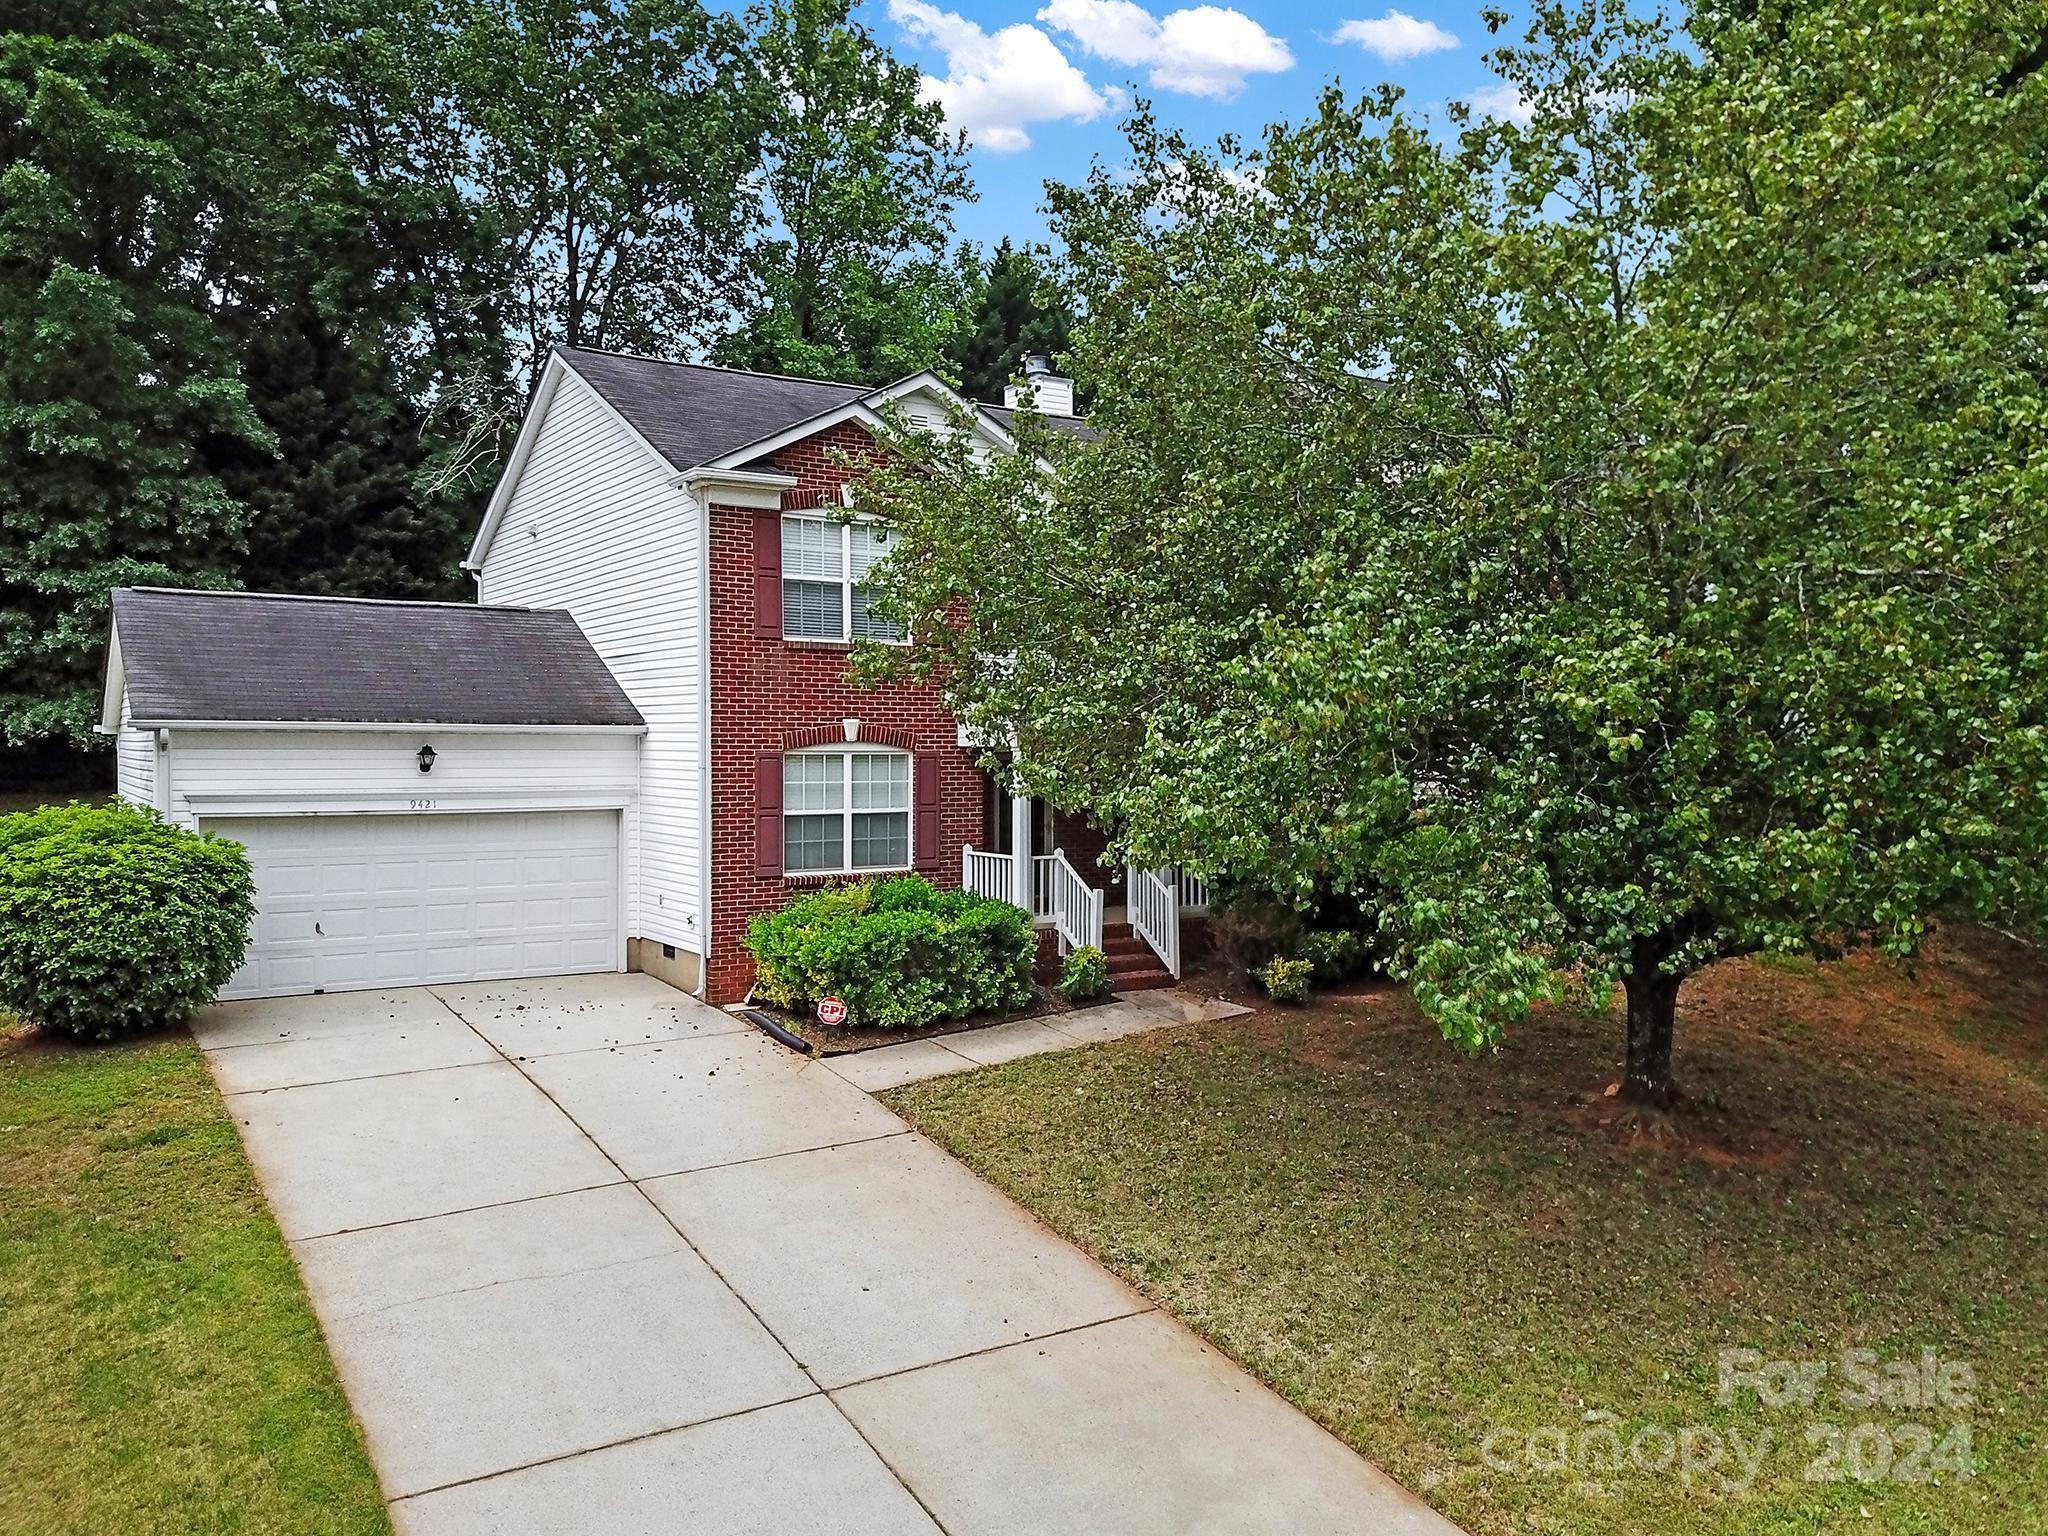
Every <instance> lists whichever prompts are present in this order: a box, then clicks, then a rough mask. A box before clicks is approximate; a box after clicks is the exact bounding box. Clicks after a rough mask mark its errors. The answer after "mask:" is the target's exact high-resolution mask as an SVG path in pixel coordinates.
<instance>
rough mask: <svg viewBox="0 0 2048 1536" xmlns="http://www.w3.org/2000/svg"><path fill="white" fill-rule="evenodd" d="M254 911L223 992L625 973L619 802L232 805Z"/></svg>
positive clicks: (227, 825) (223, 826)
mask: <svg viewBox="0 0 2048 1536" xmlns="http://www.w3.org/2000/svg"><path fill="white" fill-rule="evenodd" d="M200 825H201V826H203V827H205V828H206V829H207V830H209V831H213V832H218V833H220V834H221V835H222V836H223V837H231V838H233V839H234V840H235V841H236V842H238V843H240V844H242V846H243V847H245V848H247V849H248V850H249V861H250V863H251V864H252V865H253V866H254V868H255V871H256V889H257V916H256V926H255V931H254V932H253V933H252V934H251V935H250V942H249V957H248V959H247V961H245V962H244V964H243V966H242V969H241V971H240V972H239V973H238V974H237V975H236V976H235V978H234V980H233V981H231V982H229V984H228V986H227V987H226V988H225V989H224V991H223V994H222V995H223V996H227V997H272V996H276V995H278V994H280V993H287V992H311V991H315V990H320V991H328V992H339V991H346V990H350V989H355V988H363V987H388V986H408V985H413V984H417V983H419V982H426V981H484V980H489V979H492V978H497V977H506V976H554V975H563V974H568V973H571V972H577V971H610V970H616V969H618V968H619V964H618V962H619V956H620V953H621V950H622V948H623V944H624V939H623V934H622V931H621V928H620V914H619V868H620V862H621V861H620V858H619V813H618V812H616V811H503V812H477V813H472V814H460V813H455V814H448V813H437V814H432V815H366V816H346V815H329V816H221V817H208V818H206V819H205V820H203V821H202V822H201V823H200Z"/></svg>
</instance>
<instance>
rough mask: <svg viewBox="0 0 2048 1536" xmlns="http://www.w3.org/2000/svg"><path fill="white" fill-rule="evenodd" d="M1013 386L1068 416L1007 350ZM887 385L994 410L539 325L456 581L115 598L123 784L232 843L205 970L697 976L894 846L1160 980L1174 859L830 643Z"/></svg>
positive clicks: (858, 635)
mask: <svg viewBox="0 0 2048 1536" xmlns="http://www.w3.org/2000/svg"><path fill="white" fill-rule="evenodd" d="M1026 387H1027V389H1028V390H1029V392H1030V396H1029V397H1030V400H1031V402H1032V404H1033V406H1034V407H1035V408H1036V409H1039V410H1041V411H1043V412H1044V413H1045V414H1046V416H1047V417H1048V419H1049V420H1050V421H1051V422H1052V424H1053V425H1054V426H1055V427H1056V428H1058V429H1061V430H1067V431H1075V432H1080V431H1085V428H1084V427H1083V426H1082V424H1081V423H1080V421H1079V419H1078V418H1076V417H1075V416H1074V415H1073V413H1072V412H1073V396H1072V386H1071V384H1070V383H1069V382H1068V381H1066V380H1064V379H1061V378H1059V377H1057V376H1056V375H1053V374H1052V373H1051V372H1050V371H1049V368H1048V367H1047V366H1046V365H1045V364H1044V362H1043V361H1042V360H1035V361H1034V367H1033V369H1032V371H1031V374H1030V376H1029V378H1028V379H1027V381H1026ZM1014 403H1015V402H1014V399H1013V406H1014ZM891 405H894V406H895V407H897V408H899V409H902V410H904V411H907V412H910V413H912V414H913V415H918V414H923V415H925V416H927V417H928V419H932V420H937V419H940V418H942V417H945V416H947V415H948V414H949V413H951V412H954V411H964V412H966V413H967V414H968V417H969V419H970V420H971V422H972V430H974V431H977V432H979V433H981V434H983V435H984V436H985V437H986V439H987V444H988V447H989V448H990V450H991V451H995V452H1007V451H1012V449H1013V447H1014V443H1013V440H1012V437H1011V427H1012V422H1013V414H1012V407H1003V408H997V407H987V406H979V407H977V406H971V405H968V404H967V403H966V402H964V401H962V400H960V399H959V398H958V397H957V396H956V395H955V394H954V393H953V392H952V391H951V390H950V389H949V388H948V387H947V386H946V385H945V384H944V383H943V381H941V380H939V379H938V378H936V377H935V376H932V375H918V376H915V377H912V378H909V379H904V380H901V381H899V382H897V383H895V384H891V385H888V386H885V387H883V388H880V389H870V388H867V387H864V386H859V385H848V384H839V383H831V382H825V381H820V380H813V379H796V378H786V377H782V376H777V375H769V374H759V373H749V372H742V371H737V370H732V369H724V368H715V367H708V366H701V365H695V364H679V363H668V362H660V361H655V360H651V359H646V358H638V357H627V356H620V355H616V354H611V353H600V352H590V351H582V350H575V349H563V350H559V351H557V352H556V353H555V354H554V356H553V357H552V358H551V359H550V360H549V363H548V365H547V368H546V371H545V373H544V375H543V377H542V380H541V383H540V386H539V389H538V390H537V391H536V393H535V396H534V399H533V402H532V404H531V406H530V407H529V409H528V413H527V417H526V420H525V422H524V425H523V427H522V429H521V431H520V433H519V436H518V440H517V442H516V444H515V446H514V448H513V450H512V452H511V454H510V456H509V458H508V460H507V462H506V466H505V470H504V473H503V475H502V477H501V479H500V481H499V483H498V485H497V488H496V490H495V492H494V494H493V495H492V497H491V499H490V502H489V504H488V506H487V508H486V511H485V515H484V519H483V522H482V525H481V527H480V528H479V530H478V533H477V536H476V539H475V542H474V544H473V547H472V548H471V550H470V553H469V556H468V558H467V561H466V562H465V563H466V565H467V568H468V569H469V570H470V572H471V573H472V574H473V576H474V577H475V579H476V583H477V598H478V604H477V606H475V607H466V606H464V605H448V604H439V605H436V604H404V603H389V604H386V603H355V602H348V601H336V600H323V599H295V598H263V597H254V596H248V595H213V594H197V593H172V592H164V591H146V592H145V591H137V592H124V593H121V594H117V597H116V602H115V613H114V636H113V642H112V645H111V647H110V655H109V668H108V680H107V692H106V706H105V717H104V719H103V722H102V724H103V728H104V729H107V730H108V731H110V732H113V733H114V734H115V736H116V740H117V756H118V759H119V762H120V770H121V771H120V789H121V792H122V793H123V794H126V795H128V796H130V797H131V798H135V799H138V800H143V801H145V802H147V803H152V804H156V805H158V806H159V807H160V808H161V809H163V810H164V811H165V812H166V813H167V814H170V815H172V816H174V817H175V818H177V819H181V820H183V821H185V822H187V823H188V824H193V825H212V826H216V827H219V828H220V829H222V830H225V831H227V832H229V833H230V834H231V835H234V836H236V837H237V838H239V839H240V840H242V841H243V842H244V843H245V844H246V845H247V846H248V847H249V848H250V850H251V854H252V857H253V858H254V860H255V863H256V866H257V871H258V879H259V887H260V893H259V916H258V923H257V931H256V936H255V941H254V943H253V944H252V949H251V954H250V959H249V962H248V964H247V965H246V966H245V967H244V970H243V972H242V974H241V975H239V976H238V977H237V978H236V981H235V984H234V985H233V986H232V987H231V988H230V991H231V993H234V994H238V995H253V994H259V993H266V992H277V991H306V990H316V989H323V988H337V989H338V988H341V987H360V986H373V985H397V984H403V983H407V982H414V981H427V980H458V979H479V978H483V977H489V976H506V975H518V974H535V973H538V972H543V971H554V970H564V969H585V970H587V969H617V968H631V969H636V970H646V971H648V972H650V973H653V974H655V975H657V976H659V977H661V978H662V979H664V980H667V981H669V982H671V983H673V984H674V985H676V986H679V987H682V988H684V989H686V990H689V991H692V992H695V993H698V994H699V995H702V996H706V997H709V998H710V999H712V1000H714V1001H728V1000H731V999H735V998H737V997H739V996H741V995H743V994H744V993H745V991H746V989H747V987H748V985H749V984H750V981H751V977H752V971H751V966H750V962H749V959H748V956H747V955H746V953H745V951H744V949H743V948H742V947H741V939H742V937H743V935H744V932H745V928H746V924H747V920H748V919H749V918H750V917H752V916H753V915H754V914H756V913H759V912H763V911H767V910H770V909H773V908H774V907H777V906H779V905H781V904H782V903H783V902H784V901H786V900H787V899H788V898H789V896H790V894H791V893H792V892H793V891H796V890H800V889H803V888H805V887H807V886H812V885H816V884H819V883H822V882H825V881H830V880H833V879H840V878H845V877H847V876H851V875H858V874H865V873H876V872H885V871H901V870H913V869H914V870H918V871H921V872H923V873H925V874H927V875H928V876H930V877H931V878H932V879H934V880H935V881H938V882H940V883H942V884H947V885H958V884H960V883H962V882H963V880H964V881H965V882H966V883H968V884H969V885H970V886H972V887H973V888H974V889H976V890H978V891H981V892H982V893H983V894H987V895H993V896H998V897H1001V898H1003V899H1007V900H1015V901H1017V902H1018V903H1019V904H1020V905H1023V906H1026V907H1029V908H1030V909H1031V910H1032V911H1033V913H1034V915H1035V916H1036V917H1037V918H1038V919H1039V920H1040V921H1041V923H1042V924H1043V925H1044V927H1045V929H1046V932H1047V934H1048V947H1050V944H1051V941H1052V937H1053V936H1055V935H1056V936H1057V937H1058V939H1059V940H1060V941H1061V942H1062V943H1064V944H1069V945H1070V944H1074V943H1082V942H1096V943H1101V944H1103V946H1104V947H1105V948H1106V949H1108V950H1109V951H1110V953H1111V955H1112V960H1113V969H1114V971H1115V973H1116V975H1117V978H1118V982H1119V984H1120V985H1122V986H1125V987H1129V986H1134V985H1145V984H1148V983H1155V984H1156V983H1159V982H1163V981H1165V980H1167V979H1168V974H1167V973H1168V972H1169V971H1177V970H1178V960H1179V954H1178V943H1179V940H1178V931H1179V914H1180V912H1181V910H1182V909H1183V908H1184V907H1186V906H1188V905H1192V904H1198V903H1199V901H1200V899H1201V893H1200V891H1199V888H1198V887H1195V886H1194V885H1193V884H1192V883H1191V882H1182V881H1180V880H1178V879H1177V878H1175V877H1174V876H1172V875H1171V874H1170V873H1169V872H1165V871H1159V872H1152V871H1132V872H1125V871H1114V872H1112V871H1106V870H1104V869H1102V868H1101V867H1100V866H1099V864H1098V863H1097V856H1098V855H1099V854H1100V852H1101V850H1102V848H1103V846H1104V838H1103V835H1102V833H1101V832H1100V831H1099V830H1098V829H1096V828H1093V827H1091V826H1090V825H1089V824H1088V823H1087V821H1086V820H1085V818H1081V817H1075V816H1068V815H1063V814H1053V813H1050V812H1048V811H1047V810H1046V809H1045V808H1044V807H1043V806H1039V805H1034V804H1032V803H1030V802H1018V803H1012V802H1011V800H1010V799H1009V797H1008V796H1007V795H1006V794H1004V792H1003V791H1002V788H1001V786H1000V784H999V783H998V782H996V781H995V780H994V779H992V778H991V776H990V775H988V774H987V773H985V772H984V771H983V770H982V769H981V767H980V766H979V762H980V759H981V756H982V754H981V752H980V751H978V750H976V749H974V748H972V747H970V746H969V745H968V744H967V743H965V742H964V741H963V739H962V735H961V732H960V728H959V726H958V724H957V723H956V722H955V720H954V719H953V717H952V716H951V715H950V714H949V713H948V712H947V710H946V708H945V705H944V703H943V701H942V699H941V698H940V696H939V693H938V691H937V690H936V689H934V688H931V687H927V686H923V685H917V684H910V683H898V684H891V685H887V686H883V687H878V688H864V687H860V686H857V685H856V684H855V683H854V682H853V681H852V680H851V678H850V677H849V664H850V661H851V651H852V647H853V645H854V644H855V642H857V641H860V640H876V641H882V642H885V643H888V642H897V641H900V640H902V639H903V637H901V636H899V635H896V634H893V633H891V632H890V630H889V627H888V626H887V625H886V624H885V623H883V622H882V621H881V620H879V619H877V618H875V617H874V616H872V615H871V614H870V613H869V611H868V607H867V601H866V592H867V577H868V575H869V572H870V571H871V570H872V568H873V567H874V565H875V564H876V563H877V562H878V561H880V560H882V559H884V558H886V555H887V552H888V529H887V528H886V526H884V525H882V524H879V523H876V522H873V521H869V520H865V519H862V518H860V517H858V516H856V515H851V514H850V513H849V511H848V504H849V498H848V496H847V485H848V482H849V480H850V479H853V478H857V476H858V473H859V466H860V464H861V462H862V461H863V459H864V458H865V457H867V456H870V455H872V454H873V453H874V452H876V451H877V450H876V439H877V434H878V432H879V430H880V427H881V422H882V414H881V413H882V412H883V411H884V410H885V409H886V408H888V407H889V406H891ZM1126 902H1128V909H1129V911H1128V915H1129V917H1131V918H1132V919H1135V921H1136V924H1137V931H1136V932H1134V931H1133V930H1132V929H1131V928H1130V927H1128V926H1126V925H1125V924H1124V922H1123V918H1124V917H1125V915H1126V914H1125V913H1124V912H1123V911H1121V910H1119V909H1120V908H1123V907H1124V906H1125V904H1126ZM572 908H573V915H572ZM423 933H424V934H425V935H427V936H426V937H425V938H424V939H423V938H422V937H421V935H422V934H423ZM1147 936H1149V940H1150V942H1148V938H1147ZM572 941H573V942H572Z"/></svg>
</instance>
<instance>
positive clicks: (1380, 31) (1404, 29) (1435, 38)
mask: <svg viewBox="0 0 2048 1536" xmlns="http://www.w3.org/2000/svg"><path fill="white" fill-rule="evenodd" d="M1336 40H1337V41H1338V42H1340V43H1357V44H1358V45H1359V46H1360V47H1361V48H1363V49H1365V50H1366V52H1368V53H1376V54H1378V55H1379V56H1380V57H1381V58H1383V59H1385V60H1386V61H1387V62H1388V63H1390V64H1397V63H1399V62H1400V61H1401V60H1403V59H1416V58H1420V57H1421V56H1422V55H1423V54H1425V53H1442V52H1443V51H1444V50H1445V49H1447V48H1455V47H1457V46H1458V39H1457V37H1456V35H1455V34H1453V33H1450V32H1446V31H1445V30H1444V29H1443V28H1442V27H1440V26H1438V25H1437V24H1436V23H1435V22H1433V21H1424V20H1422V19H1421V18H1420V17H1416V16H1410V15H1409V14H1408V13H1407V12H1406V11H1395V10H1389V11H1388V12H1387V14H1386V15H1384V16H1378V17H1368V18H1366V19H1365V20H1362V21H1347V22H1345V23H1344V25H1342V26H1341V27H1339V28H1338V29H1337V38H1336Z"/></svg>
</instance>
